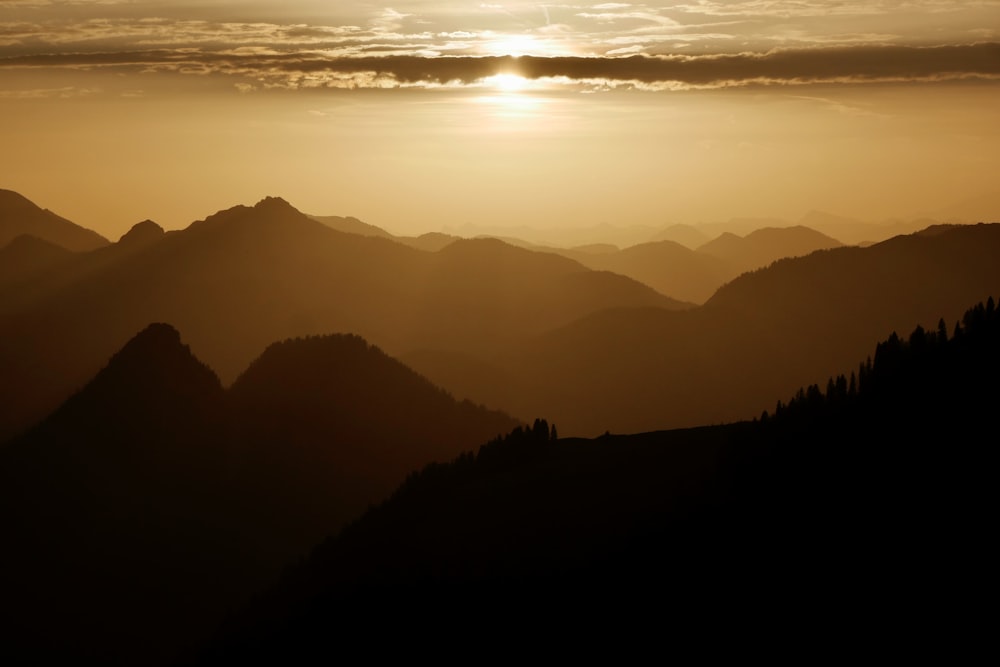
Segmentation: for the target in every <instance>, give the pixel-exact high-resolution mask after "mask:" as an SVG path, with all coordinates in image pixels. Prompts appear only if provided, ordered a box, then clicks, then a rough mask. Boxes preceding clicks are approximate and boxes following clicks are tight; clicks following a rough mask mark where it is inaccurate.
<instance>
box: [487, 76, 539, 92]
mask: <svg viewBox="0 0 1000 667" xmlns="http://www.w3.org/2000/svg"><path fill="white" fill-rule="evenodd" d="M483 83H485V84H486V85H487V86H489V87H491V88H495V89H496V90H499V91H500V92H503V93H520V92H523V91H524V90H525V89H526V88H527V87H528V84H529V82H528V80H527V79H525V78H524V77H523V76H520V75H518V74H510V73H505V74H494V75H493V76H488V77H486V78H485V79H483Z"/></svg>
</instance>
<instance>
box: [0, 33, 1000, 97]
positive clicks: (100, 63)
mask: <svg viewBox="0 0 1000 667" xmlns="http://www.w3.org/2000/svg"><path fill="white" fill-rule="evenodd" d="M123 66H139V67H160V68H168V69H171V68H173V69H178V70H180V69H182V68H188V69H190V68H198V70H199V71H200V72H202V73H205V72H209V73H220V74H231V75H240V76H249V77H251V78H252V77H255V76H259V77H262V78H264V77H266V78H268V79H273V78H274V77H275V76H280V75H281V74H282V73H284V74H287V75H293V74H309V75H317V74H324V73H325V74H329V75H331V76H332V77H336V76H341V77H352V76H358V75H373V76H374V77H377V78H378V80H380V81H382V82H383V83H384V82H385V81H390V82H393V81H394V82H397V83H399V84H401V85H421V84H423V85H439V84H449V83H457V84H469V83H474V82H476V81H479V80H482V79H484V78H487V77H490V76H493V75H496V74H518V75H520V76H523V77H526V78H530V79H540V78H559V77H562V78H566V79H570V80H584V81H587V80H603V81H609V82H636V83H640V84H661V83H678V84H682V85H689V86H699V87H701V86H706V87H711V86H719V85H732V84H737V85H738V84H740V83H746V82H768V83H783V82H789V83H792V82H823V81H845V82H850V81H858V82H864V81H883V80H898V81H907V80H913V81H926V80H939V79H940V80H945V79H951V78H962V77H988V78H995V77H998V76H1000V44H998V43H980V44H971V45H949V46H932V47H907V46H877V47H873V46H864V47H853V48H847V47H842V48H827V49H802V50H774V51H769V52H766V53H735V54H719V55H701V56H631V57H621V58H584V57H550V58H545V57H534V56H524V57H520V58H515V57H510V56H493V57H491V56H484V57H473V56H465V57H448V56H442V57H417V56H410V55H387V56H381V57H353V58H327V57H323V56H322V55H321V54H316V53H284V54H264V55H262V54H239V53H232V52H212V51H193V50H185V51H174V50H155V51H145V52H121V53H98V54H60V55H45V56H24V57H17V58H6V59H2V60H0V67H123Z"/></svg>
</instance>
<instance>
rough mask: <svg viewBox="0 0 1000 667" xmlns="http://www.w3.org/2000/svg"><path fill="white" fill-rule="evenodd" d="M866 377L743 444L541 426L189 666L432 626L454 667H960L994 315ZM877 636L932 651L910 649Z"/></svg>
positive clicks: (482, 455) (974, 619) (982, 631)
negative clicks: (585, 665)
mask: <svg viewBox="0 0 1000 667" xmlns="http://www.w3.org/2000/svg"><path fill="white" fill-rule="evenodd" d="M871 350H872V348H869V351H871ZM873 357H874V361H872V360H871V357H870V358H869V361H868V362H863V363H862V364H861V366H860V370H861V372H860V373H859V374H856V373H851V379H850V380H848V379H847V378H846V377H845V376H844V375H843V374H841V375H838V376H837V377H836V378H834V377H831V378H829V381H828V382H827V383H826V386H827V389H826V391H825V392H824V391H823V390H821V389H820V388H819V386H818V385H811V386H809V387H808V388H802V389H801V390H800V391H799V392H798V393H797V394H796V397H794V398H792V399H791V400H790V401H789V402H788V403H787V404H784V403H782V404H780V405H779V408H778V410H777V411H776V412H775V413H773V414H765V415H762V416H761V419H760V420H754V421H753V422H750V421H744V422H738V423H733V424H727V425H719V426H710V427H701V428H695V429H684V430H675V431H659V432H651V433H643V434H633V435H617V436H612V435H605V436H602V437H599V438H596V439H592V440H581V439H560V438H557V437H556V434H555V433H554V432H553V430H552V429H551V428H550V427H549V425H548V424H547V423H546V422H544V421H542V420H536V421H535V424H534V425H533V426H532V427H530V428H528V429H517V430H516V431H514V432H512V433H510V434H509V435H507V436H506V437H504V438H498V439H496V440H494V441H492V442H490V443H488V444H486V445H484V446H482V447H480V449H479V450H478V452H475V453H473V452H469V453H468V454H465V455H463V456H461V457H458V458H457V459H455V460H453V461H452V462H450V463H449V464H444V465H442V464H437V465H429V466H427V467H425V468H424V469H423V470H422V471H421V472H420V473H418V474H414V475H412V476H410V478H408V479H407V481H406V483H405V484H403V485H402V486H401V487H399V488H398V489H397V490H396V492H395V493H394V494H393V495H392V496H391V497H390V498H389V499H388V500H387V501H386V502H384V503H382V504H381V505H379V506H377V507H374V508H372V509H371V510H369V511H368V512H367V513H366V514H365V515H364V516H362V517H361V518H360V519H359V520H357V521H356V522H354V523H353V524H352V525H350V526H349V527H348V528H347V529H345V530H344V531H342V532H341V533H340V534H339V535H338V536H336V537H332V538H331V539H329V540H327V541H326V542H325V543H323V544H322V545H320V546H319V547H318V548H317V549H316V550H315V551H314V552H313V553H312V555H311V557H310V558H309V559H308V560H306V561H305V562H303V563H301V564H300V565H299V566H297V567H296V568H294V569H292V570H291V571H290V572H289V573H288V576H286V577H285V578H284V579H283V580H282V582H281V584H280V585H279V586H277V587H275V588H274V589H272V590H271V591H270V592H269V593H268V594H266V595H262V596H260V597H258V598H257V599H256V600H255V601H254V602H253V604H251V605H250V606H248V607H247V608H245V609H244V610H242V612H240V613H239V614H237V615H235V616H234V618H233V619H232V620H231V622H230V623H229V624H227V626H226V627H225V628H224V630H223V632H221V633H220V635H219V636H217V637H216V638H215V640H214V641H213V642H212V643H211V644H209V645H208V646H207V647H206V649H205V650H204V651H203V653H202V655H201V658H202V660H201V663H202V664H236V663H239V664H248V663H249V664H273V663H275V662H296V661H298V660H301V659H303V658H305V657H308V658H309V659H310V660H323V659H324V658H326V657H328V656H332V655H333V654H334V653H336V652H341V651H348V652H351V651H356V650H364V651H366V652H367V653H368V654H369V655H378V656H379V657H391V656H397V657H401V656H402V655H403V654H404V653H405V654H406V655H411V654H412V652H413V651H417V652H421V651H423V650H424V649H423V647H424V646H425V644H422V643H421V642H422V640H426V637H427V636H435V637H436V636H437V633H438V632H440V628H442V627H444V628H447V629H448V635H447V636H448V640H447V641H444V642H442V644H441V645H437V644H434V645H433V647H432V650H433V651H434V652H435V654H436V655H439V656H442V655H446V656H449V657H450V656H452V655H454V656H455V657H459V656H468V652H469V651H476V650H482V647H483V646H484V644H489V643H490V642H496V638H497V633H498V632H499V633H502V634H503V637H504V639H503V641H502V642H496V645H490V649H489V650H490V655H491V656H503V657H507V656H508V655H510V656H511V657H513V656H516V655H520V654H523V652H524V651H535V652H542V653H546V652H549V651H552V652H556V651H558V652H559V654H560V655H561V656H564V657H573V658H576V657H581V658H582V657H587V656H593V655H594V654H595V652H597V653H601V654H603V653H604V652H608V653H609V654H610V653H612V652H613V653H614V654H615V655H621V654H622V652H623V651H624V652H625V654H627V655H633V654H634V655H636V656H640V655H645V654H647V651H649V650H651V649H653V650H655V649H656V648H657V647H662V646H663V641H664V638H665V637H666V638H669V639H670V640H671V641H672V642H674V643H676V644H684V643H686V642H692V643H699V644H701V643H702V642H704V641H711V639H712V638H714V637H718V636H719V634H720V633H722V634H724V635H725V636H737V637H744V636H746V637H748V641H751V643H752V642H753V640H752V639H750V638H752V637H754V636H757V635H759V633H761V632H763V633H764V634H767V636H768V637H770V636H771V635H770V634H768V633H769V632H772V631H773V629H774V628H775V627H780V628H782V633H784V632H792V633H794V634H795V635H796V636H799V637H803V638H808V640H809V641H810V642H812V641H816V642H818V643H819V644H822V645H826V644H827V643H828V642H832V643H834V644H836V645H837V646H838V647H839V648H840V649H841V650H845V651H848V652H853V651H855V650H858V649H863V650H870V649H871V647H872V646H873V645H874V646H875V647H876V650H882V649H885V650H891V651H893V652H894V653H898V652H899V651H903V652H904V653H905V654H909V653H910V652H914V653H920V654H921V655H927V654H928V652H929V651H930V652H932V653H934V654H937V652H940V653H941V655H953V654H954V652H955V651H956V648H955V643H954V642H955V640H956V638H958V637H970V636H971V637H972V638H973V640H975V639H978V638H980V637H982V638H983V639H986V638H987V637H989V630H988V629H987V627H986V624H987V621H986V620H985V618H983V616H982V612H981V611H980V609H978V608H977V607H974V606H969V605H967V604H965V602H966V600H967V596H968V595H969V591H975V590H980V587H981V586H983V585H984V584H983V582H984V581H987V580H988V578H989V576H990V575H991V573H992V572H993V569H994V559H993V555H994V553H995V548H994V547H991V546H990V544H992V542H991V539H990V537H989V532H988V531H985V530H984V526H988V525H989V521H990V518H991V517H992V516H993V505H992V503H991V498H992V495H993V492H992V490H991V489H992V486H991V480H992V475H993V472H994V469H995V464H994V459H995V456H994V454H993V452H992V447H991V442H990V439H989V438H988V437H985V436H984V435H983V434H985V433H989V432H991V429H993V428H994V412H995V410H994V406H995V404H996V401H997V400H998V399H1000V382H997V380H998V378H1000V311H998V310H997V309H996V307H995V305H994V302H993V300H992V298H990V299H989V300H988V301H987V303H986V304H985V305H984V304H983V303H980V304H978V305H977V306H975V307H974V308H972V309H970V310H967V311H966V312H965V313H964V314H963V315H962V316H961V324H960V325H959V326H957V327H956V329H955V331H954V333H949V332H948V330H947V329H943V328H942V329H941V330H940V331H935V330H931V331H927V330H924V329H923V328H920V327H918V328H917V329H915V330H913V333H912V334H910V335H909V336H908V337H903V338H900V337H899V336H897V335H896V334H895V333H893V334H892V335H891V336H890V337H889V338H888V339H886V340H883V342H881V343H879V344H878V345H876V346H874V354H873ZM845 371H846V369H845ZM915 582H919V585H915ZM762 600H767V604H768V610H767V612H766V613H762V610H761V604H762ZM428 606H430V607H432V608H433V609H434V612H433V613H421V611H424V610H426V609H427V608H428ZM845 614H846V615H848V616H849V618H850V624H851V626H852V628H853V627H856V628H858V630H856V631H854V630H852V631H847V632H845V629H844V627H843V621H844V617H845ZM512 619H516V620H512ZM886 619H892V620H891V622H890V623H891V625H892V627H893V628H895V627H899V628H905V629H904V630H901V632H903V633H904V634H905V635H906V636H910V633H913V632H919V633H921V634H924V633H928V634H929V635H930V636H931V637H934V638H936V639H933V640H931V641H929V642H920V643H919V644H918V645H913V646H911V647H908V646H905V645H902V644H900V642H899V636H898V635H897V632H896V631H895V630H893V629H887V628H886V623H887V621H886ZM896 624H898V626H897V625H896ZM873 628H877V630H872V629H873ZM333 633H335V634H333ZM567 633H568V635H569V636H571V637H573V638H574V641H567ZM387 636H388V637H393V641H392V642H385V641H379V638H384V637H387ZM583 638H586V639H585V640H584V639H583ZM782 641H783V640H782ZM765 643H766V644H767V650H773V648H774V647H773V646H772V645H771V644H770V639H768V640H767V642H765ZM904 644H905V642H904ZM977 649H978V647H977V648H976V649H970V652H974V651H976V650H977Z"/></svg>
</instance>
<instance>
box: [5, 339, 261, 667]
mask: <svg viewBox="0 0 1000 667" xmlns="http://www.w3.org/2000/svg"><path fill="white" fill-rule="evenodd" d="M223 400H224V394H223V390H222V386H221V385H220V384H219V381H218V379H217V378H216V377H215V375H214V374H213V373H212V372H211V371H210V370H209V369H208V368H206V367H205V366H204V365H203V364H201V363H200V362H199V361H198V360H197V359H195V358H194V357H193V356H192V355H191V353H190V350H189V349H188V348H187V347H186V346H184V345H182V344H181V342H180V338H179V335H178V334H177V332H176V331H175V330H173V329H172V328H171V327H169V326H167V325H163V324H154V325H151V326H149V327H147V328H146V329H144V330H143V331H142V332H140V333H139V334H138V335H136V336H135V337H134V338H133V339H132V340H130V341H129V342H128V343H127V344H126V345H125V346H123V347H122V349H121V350H120V351H119V352H117V353H116V354H115V355H114V356H113V357H112V358H111V360H110V361H109V362H108V363H107V365H106V366H105V367H104V369H103V370H101V371H100V372H99V373H98V374H97V375H96V376H95V377H94V378H93V379H92V380H91V381H90V382H88V383H87V384H86V385H84V386H83V388H82V389H80V390H79V391H78V392H77V393H76V394H74V395H73V396H72V397H71V398H70V399H69V400H67V401H66V402H65V403H64V404H63V405H62V406H61V407H60V408H59V409H58V410H57V411H55V412H54V413H53V414H52V415H50V416H49V417H48V418H47V419H46V420H44V421H43V422H42V423H41V424H39V425H38V426H37V427H36V428H34V429H32V430H31V431H30V432H29V433H27V434H25V435H24V436H23V437H21V438H19V439H16V440H14V441H13V442H11V443H10V444H8V445H7V446H6V447H4V448H3V449H0V517H2V523H3V525H4V531H5V534H4V538H5V541H4V544H5V547H4V549H3V553H2V554H0V565H2V567H0V573H2V574H0V581H2V584H3V589H4V594H5V604H4V609H3V612H2V613H3V618H2V622H3V625H4V628H5V635H6V637H7V639H6V640H5V642H4V644H5V645H4V647H3V648H2V649H0V657H3V656H6V658H7V659H9V660H10V662H8V664H20V663H21V661H22V660H24V659H25V658H27V657H28V656H29V655H30V656H31V658H32V660H33V661H38V662H40V663H43V664H45V663H48V664H52V663H53V662H61V661H64V660H66V661H71V662H78V661H79V660H80V659H81V658H85V659H86V661H94V662H101V663H103V664H114V663H116V662H120V663H122V664H139V663H149V662H151V654H152V655H155V652H156V651H157V650H158V649H157V648H156V647H162V646H164V645H165V643H166V641H167V640H166V639H165V636H166V635H170V636H173V637H177V638H180V637H183V638H184V639H185V640H186V641H189V642H190V641H193V639H194V637H196V636H197V635H198V634H199V633H202V632H205V631H206V630H207V629H208V628H209V627H211V624H212V623H213V622H217V614H218V606H219V605H220V604H221V601H222V600H235V599H236V598H235V597H234V596H235V594H236V591H237V590H239V586H238V585H237V583H238V581H239V579H240V578H241V576H240V575H241V571H242V570H243V569H244V566H243V563H244V562H245V561H244V560H243V553H244V549H243V548H242V547H243V544H242V543H241V541H240V540H239V539H236V537H235V536H234V534H233V531H231V530H229V528H228V526H229V524H230V521H229V515H228V513H227V512H226V508H225V502H224V501H225V499H226V498H227V494H226V493H225V490H224V488H223V487H222V485H221V484H220V481H221V480H222V479H224V476H223V474H222V473H223V470H224V469H225V464H226V457H227V452H226V450H225V447H224V444H225V443H224V439H223V436H224V428H223V424H222V422H221V417H222V415H223V410H224V404H223ZM193 600H197V601H198V603H197V604H192V603H191V602H192V601H193ZM170 641H174V640H170ZM22 651H23V655H20V656H18V655H17V653H18V652H22ZM10 652H13V653H14V656H11V655H10ZM113 658H115V659H113ZM5 661H6V660H5ZM153 662H155V660H153Z"/></svg>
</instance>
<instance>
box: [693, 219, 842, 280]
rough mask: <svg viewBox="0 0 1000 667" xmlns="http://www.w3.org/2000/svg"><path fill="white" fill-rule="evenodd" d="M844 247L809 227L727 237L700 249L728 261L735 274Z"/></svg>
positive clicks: (710, 242) (721, 237) (765, 229)
mask: <svg viewBox="0 0 1000 667" xmlns="http://www.w3.org/2000/svg"><path fill="white" fill-rule="evenodd" d="M842 245H843V244H842V243H841V242H840V241H837V240H836V239H833V238H830V237H829V236H826V235H825V234H821V233H819V232H817V231H815V230H813V229H809V228H808V227H803V226H801V225H799V226H795V227H764V228H762V229H757V230H755V231H753V232H751V233H750V234H747V235H746V236H744V237H739V236H736V235H735V234H731V233H725V234H722V235H721V236H719V237H718V238H716V239H714V240H712V241H709V242H708V243H706V244H704V245H702V246H699V247H698V252H699V253H703V254H706V255H711V256H712V257H718V258H719V259H721V260H724V261H726V262H727V263H728V264H729V265H730V266H731V267H732V268H733V269H734V271H735V273H736V274H739V273H743V272H744V271H752V270H753V269H759V268H761V267H764V266H767V265H768V264H770V263H771V262H775V261H777V260H779V259H783V258H785V257H801V256H803V255H808V254H809V253H811V252H814V251H816V250H828V249H830V248H838V247H840V246H842Z"/></svg>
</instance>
